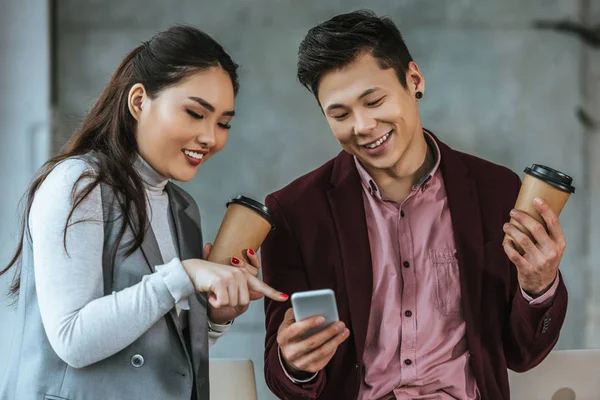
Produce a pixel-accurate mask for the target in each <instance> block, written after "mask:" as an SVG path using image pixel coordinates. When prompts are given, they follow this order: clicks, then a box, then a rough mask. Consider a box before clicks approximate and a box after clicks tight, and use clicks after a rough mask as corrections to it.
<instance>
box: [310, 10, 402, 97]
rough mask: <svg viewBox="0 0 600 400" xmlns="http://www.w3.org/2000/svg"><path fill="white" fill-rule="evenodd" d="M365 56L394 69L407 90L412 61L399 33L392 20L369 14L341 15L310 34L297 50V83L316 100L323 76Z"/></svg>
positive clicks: (360, 12) (360, 11)
mask: <svg viewBox="0 0 600 400" xmlns="http://www.w3.org/2000/svg"><path fill="white" fill-rule="evenodd" d="M365 53H370V54H371V55H372V56H373V57H374V58H375V59H376V60H377V61H378V62H379V65H380V67H381V68H384V69H387V68H394V70H395V71H396V74H397V75H398V79H399V80H400V83H401V84H402V86H404V87H405V88H406V87H407V86H406V70H407V69H408V64H409V63H410V62H411V61H412V57H411V55H410V53H409V52H408V48H407V47H406V44H405V43H404V39H402V35H401V34H400V30H399V29H398V27H397V26H396V24H394V22H393V21H392V20H391V19H389V18H387V17H378V16H377V15H375V13H374V12H372V11H369V10H359V11H354V12H351V13H347V14H341V15H338V16H335V17H333V18H331V19H330V20H329V21H326V22H323V23H322V24H319V25H317V26H315V27H314V28H312V29H311V30H309V31H308V33H307V34H306V37H305V38H304V40H303V41H302V43H300V48H299V49H298V80H299V81H300V83H301V84H302V85H303V86H304V87H306V88H307V89H308V90H309V91H311V92H312V93H313V94H314V95H315V97H317V96H318V87H319V83H320V81H321V78H322V77H323V75H324V74H326V73H328V72H331V71H334V70H337V69H340V68H343V67H345V66H346V65H348V64H350V63H352V62H353V61H355V60H356V59H357V58H358V57H359V56H360V55H362V54H365Z"/></svg>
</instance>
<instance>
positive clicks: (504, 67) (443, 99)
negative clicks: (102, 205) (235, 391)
mask: <svg viewBox="0 0 600 400" xmlns="http://www.w3.org/2000/svg"><path fill="white" fill-rule="evenodd" d="M367 5H368V7H369V8H371V9H373V10H374V11H376V12H378V13H380V14H386V15H389V16H391V17H392V18H393V19H394V20H395V21H396V22H397V24H398V25H399V27H400V28H401V30H402V31H403V34H404V36H405V39H406V40H407V43H408V45H409V48H410V49H411V52H412V54H413V57H414V58H415V60H416V62H417V63H418V64H419V66H420V68H421V71H422V72H423V74H424V76H425V80H426V91H425V98H424V100H423V101H422V102H421V104H422V117H423V122H424V125H425V126H426V127H428V128H430V129H432V130H434V131H435V132H436V133H437V134H438V135H439V136H440V137H441V138H442V139H443V140H445V141H446V142H448V143H449V144H450V145H452V146H454V147H455V148H457V149H460V150H462V151H466V152H470V153H473V154H475V155H478V156H481V157H484V158H487V159H490V160H492V161H494V162H497V163H500V164H503V165H506V166H508V167H510V168H512V169H513V170H515V171H517V172H519V173H521V172H522V170H523V168H524V167H525V166H527V165H530V164H531V163H545V164H548V165H550V166H553V167H554V168H557V169H561V170H563V171H565V172H567V173H569V174H571V175H573V176H574V177H575V179H576V185H578V191H577V193H576V195H575V196H574V197H573V198H572V199H571V200H570V201H569V204H568V205H567V207H566V209H565V210H564V214H563V226H564V230H565V233H566V236H567V239H568V242H569V247H568V250H567V252H566V254H565V257H564V259H563V263H562V271H563V275H564V278H565V281H566V283H567V286H568V287H569V289H570V303H569V312H568V317H567V322H566V325H565V327H564V329H563V334H562V336H561V339H560V342H559V344H558V347H559V348H581V347H586V346H597V345H600V333H599V332H598V329H599V328H598V327H597V326H600V311H598V310H600V307H598V306H597V305H598V301H597V299H596V297H595V296H594V295H593V293H594V291H595V290H594V289H595V287H599V288H600V272H599V271H600V267H599V266H598V260H600V254H598V253H597V252H598V246H597V244H596V246H595V247H594V244H595V243H597V240H598V239H600V236H599V233H598V232H597V231H595V236H593V238H595V239H592V237H591V236H589V235H588V234H586V232H585V231H584V230H583V229H582V227H584V226H586V224H585V222H586V221H588V222H590V223H591V224H592V225H593V224H594V223H595V224H598V226H600V224H599V223H600V214H598V211H596V210H594V212H593V214H592V216H591V219H590V218H589V215H588V213H589V210H590V204H593V202H595V204H598V199H600V194H599V193H597V192H598V187H597V185H596V186H590V187H583V185H582V181H581V179H583V177H584V176H586V174H584V171H585V168H586V165H585V163H586V161H585V159H584V149H586V148H588V146H589V145H590V143H591V142H589V140H591V139H590V138H591V137H592V136H593V135H591V134H589V132H587V131H586V130H584V129H583V128H582V126H581V125H580V123H579V122H578V120H577V119H576V117H575V109H576V107H578V106H579V105H581V102H582V90H581V89H580V88H581V87H584V86H585V85H584V84H582V83H581V82H586V79H588V78H587V77H588V75H585V76H584V74H583V72H582V71H583V66H584V65H587V64H586V63H588V64H590V65H591V64H594V65H596V66H597V65H600V63H598V62H595V63H594V62H593V61H591V60H589V58H587V59H586V58H585V57H584V48H583V46H582V45H581V44H580V42H579V41H578V40H577V39H575V38H573V37H570V36H565V35H561V34H557V33H552V32H548V31H538V30H535V29H533V28H532V27H531V26H532V25H531V22H532V21H533V20H535V19H563V18H568V19H573V20H578V19H580V18H581V17H580V16H581V15H582V14H584V15H586V13H585V12H583V11H586V10H584V9H582V7H581V4H580V2H579V1H575V0H527V1H523V0H504V1H497V0H485V1H482V0H478V1H476V0H462V1H458V2H457V1H455V0H454V1H449V0H448V1H440V0H403V1H389V0H387V1H382V0H373V1H369V2H361V1H355V0H345V1H343V2H342V1H335V0H319V1H316V0H314V1H292V0H281V1H267V0H254V1H235V0H222V1H220V2H218V3H214V2H208V1H204V2H198V1H192V0H180V1H178V2H141V1H128V2H123V1H116V0H107V1H102V2H100V1H92V0H78V1H75V0H62V1H61V2H60V3H59V25H58V33H59V42H58V43H59V45H58V62H59V63H58V88H59V93H58V95H59V96H58V112H59V120H58V121H57V122H58V125H59V126H60V129H59V132H58V134H57V136H56V137H55V143H56V145H57V146H59V145H60V144H62V143H63V142H64V140H65V138H66V137H67V136H68V135H69V134H70V133H71V132H72V129H73V128H74V127H75V126H76V124H77V122H78V121H79V119H80V118H81V116H82V115H83V114H84V113H85V111H86V109H88V108H89V107H90V105H91V104H92V102H93V101H94V100H95V98H96V97H97V95H98V94H99V92H100V91H101V90H102V88H103V87H104V85H105V83H106V81H107V80H108V78H109V76H110V74H111V73H112V71H113V69H114V68H115V67H116V65H117V64H118V62H119V61H120V59H121V58H122V57H123V56H124V55H125V54H126V53H127V52H128V51H129V50H130V49H132V48H133V47H134V46H136V45H137V44H139V42H140V41H142V40H146V39H148V38H149V37H150V36H151V35H152V34H154V33H155V32H156V31H157V30H159V29H163V28H166V27H168V26H170V25H172V24H176V23H187V24H192V25H196V26H198V27H200V28H201V29H203V30H205V31H207V32H209V33H211V34H212V35H213V36H214V37H216V38H217V40H219V41H220V42H221V43H222V44H223V45H224V46H225V47H226V48H227V49H228V50H229V51H230V53H231V54H232V56H233V57H234V59H235V60H236V61H237V62H238V63H239V64H241V66H242V68H241V70H240V74H241V91H240V95H239V97H238V100H237V104H236V111H237V112H238V116H236V118H235V121H234V128H233V129H232V131H231V133H230V139H229V143H228V145H227V147H226V149H225V150H224V151H223V152H222V153H220V154H219V155H218V156H216V157H215V158H214V159H212V160H211V162H210V163H209V164H207V165H206V166H205V167H203V168H202V169H201V172H200V173H199V174H198V176H197V178H196V179H195V180H194V181H193V182H191V183H189V184H186V185H184V186H185V187H186V189H188V190H189V191H190V193H192V195H193V196H194V197H195V198H196V200H197V201H198V203H199V205H200V208H201V211H202V213H203V218H204V219H203V221H204V231H205V237H206V239H207V240H210V239H212V238H214V235H215V233H216V230H217V228H218V224H219V222H220V220H221V218H222V216H223V213H224V203H225V201H226V200H227V199H228V198H230V197H231V196H233V195H236V194H239V193H243V194H247V195H251V196H253V197H256V198H264V196H265V195H266V194H267V193H269V192H271V191H273V190H275V189H277V188H280V187H282V186H283V185H285V184H287V183H288V182H290V181H291V180H292V179H294V178H295V177H297V176H299V175H300V174H302V173H305V172H308V171H310V170H311V169H313V168H315V167H317V166H318V165H320V164H321V163H323V162H324V161H326V160H327V159H329V158H331V157H333V156H334V155H335V154H336V153H337V152H338V150H339V146H338V144H337V142H336V141H335V140H334V138H333V135H332V134H331V133H330V131H329V128H328V126H327V124H326V122H325V120H324V118H323V117H322V115H321V113H320V111H319V109H318V107H317V104H316V102H315V101H314V100H313V98H312V96H311V95H310V94H309V93H308V92H306V91H305V90H304V89H302V88H301V87H300V85H299V84H298V83H297V82H296V79H295V65H296V52H297V47H298V44H299V42H300V41H301V39H302V38H303V36H304V35H305V33H306V31H307V30H308V29H309V28H310V27H312V26H313V25H315V24H316V23H319V22H321V21H323V20H325V19H328V18H330V17H331V16H333V15H335V14H338V13H342V12H346V11H349V10H352V9H356V8H361V7H365V6H367ZM596 22H597V21H596ZM586 54H587V53H586ZM590 57H591V56H590ZM595 57H596V59H597V56H595ZM596 61H600V60H596ZM597 68H598V67H596V69H597ZM590 71H591V69H590ZM590 73H591V72H590ZM590 79H592V75H590ZM593 79H595V80H596V82H598V81H599V80H598V72H597V71H596V75H593ZM595 88H596V89H598V88H597V84H596V86H595ZM597 93H598V90H594V89H592V87H590V90H588V91H585V96H584V97H585V98H586V99H587V100H586V104H589V105H590V107H595V108H596V109H597V99H596V100H594V99H595V98H596V97H597V96H598V95H597ZM588 101H589V103H587V102H588ZM597 118H598V120H600V115H597ZM586 132H587V133H586ZM598 137H600V136H598V135H596V136H595V139H594V140H595V142H594V144H593V146H595V150H593V151H595V152H596V153H595V154H596V155H600V149H599V148H598V143H597V142H598V139H597V138H598ZM593 168H595V169H593V170H592V169H589V171H588V174H591V177H589V178H588V180H587V181H588V182H591V181H593V180H594V179H595V181H599V180H600V169H599V168H600V166H599V165H598V164H597V162H596V163H595V164H594V165H593ZM592 192H593V193H592ZM590 202H592V203H590ZM2 212H6V213H7V215H10V216H12V214H10V213H9V212H8V211H4V210H3V211H2ZM592 240H596V241H595V242H592ZM1 255H2V256H3V257H4V255H5V253H2V254H1ZM594 260H595V261H594ZM584 327H585V329H584ZM263 339H264V316H263V312H262V304H260V303H256V304H253V306H252V307H251V309H250V311H249V312H248V313H246V314H245V315H244V316H242V317H241V318H240V319H239V320H238V321H236V323H235V325H234V327H233V328H232V330H231V332H229V333H228V334H227V335H226V336H225V337H224V338H223V339H221V340H220V341H219V343H218V344H217V345H216V346H215V347H214V349H213V351H212V356H214V357H242V358H252V359H253V360H254V362H255V365H256V369H257V380H258V383H259V395H260V398H261V399H270V398H273V397H272V395H270V394H269V392H268V389H267V388H266V386H265V385H264V382H263V378H262V367H263V361H262V355H263Z"/></svg>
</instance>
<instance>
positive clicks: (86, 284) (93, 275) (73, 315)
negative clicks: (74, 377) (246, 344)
mask: <svg viewBox="0 0 600 400" xmlns="http://www.w3.org/2000/svg"><path fill="white" fill-rule="evenodd" d="M136 168H137V169H138V171H139V173H140V175H141V176H142V177H143V179H144V181H145V184H146V191H147V198H148V204H149V206H150V207H149V209H150V212H149V216H150V222H151V226H152V229H153V231H154V234H155V236H156V239H157V241H158V244H159V249H160V253H161V255H162V258H163V260H164V261H165V262H167V263H166V264H164V265H161V266H155V270H156V272H155V273H153V274H150V275H147V276H145V277H144V278H143V279H142V281H141V282H139V283H138V284H136V285H134V286H131V287H129V288H127V289H124V290H121V291H119V292H113V293H112V294H110V295H108V296H104V292H103V278H102V249H103V241H102V240H103V237H104V233H103V232H104V223H103V215H102V197H101V193H100V187H99V186H98V187H97V188H95V189H94V190H93V191H92V193H90V195H89V196H88V197H87V198H86V199H85V200H84V201H83V202H82V203H81V204H80V205H79V207H77V208H76V209H75V211H74V213H73V217H72V221H74V222H75V221H84V222H81V223H76V224H73V225H71V226H70V227H69V229H68V230H67V249H68V254H67V253H65V248H64V243H63V229H64V227H65V222H66V221H67V218H68V215H69V212H70V210H71V208H72V205H73V198H72V195H71V193H72V189H73V186H74V184H75V182H76V181H77V179H79V177H80V176H81V175H82V173H83V172H84V171H86V170H89V169H90V166H89V165H88V164H86V162H85V161H83V160H81V159H76V158H73V159H67V160H65V161H63V162H61V163H60V164H59V165H57V166H56V168H55V169H54V170H53V171H52V172H51V173H50V174H49V175H48V177H47V178H46V180H45V181H44V183H43V184H42V186H41V187H40V188H39V190H38V191H37V193H36V195H35V199H34V202H33V205H32V207H31V212H30V215H29V228H30V232H31V238H32V241H33V263H34V270H35V280H36V291H37V296H38V301H39V307H40V313H41V316H42V322H43V324H44V329H45V330H46V334H47V336H48V339H49V341H50V344H51V345H52V347H53V348H54V350H55V351H56V353H57V354H58V355H61V354H70V355H73V354H75V356H74V357H75V359H71V360H65V361H66V362H68V363H69V364H74V365H78V366H86V365H90V364H93V363H95V362H98V361H100V360H103V359H105V358H108V357H110V356H112V355H113V354H115V353H117V352H119V351H121V350H123V349H124V348H125V347H127V346H129V345H130V344H131V343H133V342H134V341H135V340H136V339H138V338H139V337H140V336H141V335H142V334H143V333H144V332H146V331H147V330H148V329H149V328H150V327H151V326H152V325H153V324H154V323H156V321H158V320H159V319H160V318H162V317H164V316H165V314H167V313H168V312H169V311H170V310H171V309H173V308H174V307H176V306H177V312H178V314H179V315H180V324H183V325H185V324H186V323H187V320H186V313H187V312H185V311H183V312H182V311H181V309H185V308H186V300H187V298H188V297H189V296H190V295H191V294H193V293H194V286H193V284H192V282H191V280H190V278H189V277H188V275H187V273H186V272H185V270H184V268H183V265H182V264H181V262H180V260H179V259H178V258H176V255H177V252H176V250H175V245H174V239H173V237H174V236H173V234H172V231H173V230H172V228H171V226H172V221H170V218H171V217H170V212H169V211H168V210H169V198H168V195H167V194H166V192H165V191H164V188H165V185H166V184H167V179H166V178H165V177H164V176H162V175H160V174H159V173H158V172H156V171H155V170H154V169H152V167H150V166H149V165H148V164H147V163H146V162H144V161H143V160H142V159H141V158H139V160H138V162H137V163H136ZM83 185H85V181H84V182H82V183H81V184H80V186H79V188H83V187H84V186H83ZM219 328H220V329H219V330H223V331H224V330H225V329H224V327H223V326H219ZM207 329H208V327H207ZM222 334H223V333H217V332H213V331H209V345H213V344H214V343H215V342H216V340H217V339H218V338H219V337H220V336H221V335H222ZM69 349H77V351H76V352H73V351H69Z"/></svg>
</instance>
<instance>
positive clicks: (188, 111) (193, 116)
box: [186, 110, 204, 119]
mask: <svg viewBox="0 0 600 400" xmlns="http://www.w3.org/2000/svg"><path fill="white" fill-rule="evenodd" d="M186 111H187V113H188V114H190V115H191V116H192V118H195V119H202V118H204V117H203V116H202V115H200V114H198V113H195V112H193V111H192V110H186Z"/></svg>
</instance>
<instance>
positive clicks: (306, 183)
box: [262, 138, 567, 400]
mask: <svg viewBox="0 0 600 400" xmlns="http://www.w3.org/2000/svg"><path fill="white" fill-rule="evenodd" d="M436 141H437V142H438V144H439V147H440V151H441V165H440V168H441V172H442V176H443V178H444V183H445V186H446V192H447V194H448V204H449V207H450V212H451V215H452V227H453V230H454V237H455V240H456V246H457V249H458V254H457V257H458V261H459V268H460V282H461V294H462V307H463V316H464V318H465V321H466V331H467V341H468V344H469V350H470V352H471V368H472V370H473V373H474V375H475V378H476V380H477V386H478V387H479V390H480V392H481V395H482V397H483V399H485V400H488V399H489V400H495V399H509V398H510V392H509V384H508V373H507V368H510V369H512V370H514V371H518V372H522V371H526V370H528V369H530V368H533V367H534V366H536V365H537V364H538V363H540V362H541V361H542V360H543V359H544V358H545V357H546V355H547V354H548V353H549V352H550V350H551V349H552V348H553V347H554V345H555V343H556V341H557V340H558V337H559V333H560V328H561V326H562V324H563V321H564V319H565V314H566V310H567V290H566V287H565V285H564V283H563V280H562V277H561V280H560V285H559V286H558V290H557V292H556V296H555V297H554V300H553V302H552V304H551V305H549V306H547V307H539V306H535V307H534V306H529V304H528V303H527V302H526V301H525V299H524V298H523V296H522V294H521V293H520V290H519V286H518V281H517V273H516V269H515V266H514V265H513V264H512V263H511V262H510V260H509V259H508V257H507V256H506V254H505V253H504V250H503V248H502V239H503V237H504V233H503V231H502V226H503V224H504V223H505V222H507V221H508V220H509V212H510V210H511V208H512V207H513V206H514V203H515V200H516V198H517V195H518V191H519V188H520V184H521V181H520V179H519V177H518V176H517V175H516V174H515V173H514V172H512V171H510V170H508V169H507V168H504V167H501V166H498V165H495V164H492V163H490V162H487V161H484V160H482V159H479V158H476V157H474V156H471V155H468V154H464V153H461V152H458V151H455V150H453V149H451V148H450V147H448V146H447V145H445V144H443V143H441V142H440V141H439V140H438V139H437V138H436ZM266 205H267V206H268V207H269V208H270V209H271V210H272V211H273V213H274V216H275V224H276V228H275V230H273V231H272V232H271V233H270V234H269V236H268V237H267V239H266V241H265V243H264V244H263V247H262V263H263V267H262V268H263V278H264V280H265V282H267V283H268V284H269V285H271V286H273V287H275V288H277V289H278V290H281V291H282V292H284V293H288V294H290V295H291V294H293V293H294V292H298V291H304V290H314V289H325V288H331V289H333V290H334V291H335V296H336V301H337V306H338V312H339V316H340V319H341V320H342V321H344V323H345V324H346V325H347V326H348V329H349V330H350V337H349V338H348V339H347V340H346V342H344V343H343V344H342V345H341V346H340V347H339V348H338V350H337V352H336V354H335V355H334V357H333V358H332V359H331V361H330V362H329V364H328V365H327V367H326V368H325V369H324V371H321V372H320V373H319V375H318V377H317V378H316V379H315V380H313V381H311V382H310V383H306V384H295V383H293V382H291V381H290V380H289V379H288V378H287V377H286V376H285V375H284V372H283V370H282V368H281V366H280V364H279V360H278V354H277V352H278V345H277V330H278V328H279V325H280V323H281V321H282V320H283V316H284V314H285V312H286V310H287V309H288V308H289V307H290V306H291V305H290V304H289V302H288V303H278V302H273V301H270V300H269V299H265V313H266V339H265V378H266V382H267V385H268V386H269V388H270V389H271V390H272V391H273V393H275V395H277V396H278V397H280V398H282V399H307V398H310V399H331V400H340V399H356V397H357V395H358V388H359V383H360V380H361V379H362V378H363V376H364V364H363V360H362V354H363V351H364V347H365V338H366V335H367V324H368V321H369V312H370V306H371V296H372V283H373V272H372V268H373V267H372V263H371V253H370V247H369V237H368V233H367V224H366V217H365V211H364V204H363V197H362V187H361V182H360V177H359V175H358V171H357V169H356V166H355V164H354V160H353V157H352V156H351V155H349V154H347V153H345V152H342V153H340V154H339V155H338V156H337V157H336V158H334V159H332V160H330V161H329V162H327V163H326V164H324V165H323V166H321V167H320V168H318V169H316V170H315V171H313V172H311V173H309V174H307V175H305V176H303V177H301V178H299V179H297V180H295V181H294V182H292V183H291V184H290V185H288V186H287V187H285V188H283V189H281V190H279V191H277V192H275V193H273V194H271V195H269V196H268V197H267V199H266ZM381 323H382V324H385V321H381Z"/></svg>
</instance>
